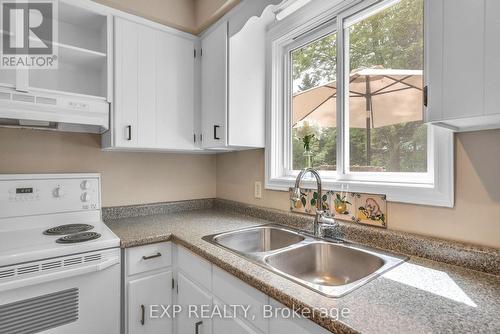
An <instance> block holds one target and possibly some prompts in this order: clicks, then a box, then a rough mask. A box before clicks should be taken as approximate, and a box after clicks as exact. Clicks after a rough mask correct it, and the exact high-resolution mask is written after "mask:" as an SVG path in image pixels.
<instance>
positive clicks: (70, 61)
mask: <svg viewBox="0 0 500 334" xmlns="http://www.w3.org/2000/svg"><path fill="white" fill-rule="evenodd" d="M111 22H112V16H111V15H109V14H107V13H105V12H102V11H100V10H99V8H97V7H96V6H95V4H92V3H84V2H83V1H74V0H61V1H59V2H58V17H57V24H58V32H57V40H55V41H54V42H55V43H54V50H57V61H58V66H57V68H47V69H41V68H31V69H17V70H15V69H5V68H2V69H0V109H1V117H0V118H6V119H11V120H15V121H13V122H12V123H11V124H13V125H20V124H21V123H22V122H19V120H23V121H24V123H25V124H28V126H29V124H34V125H33V126H35V127H49V128H55V129H59V130H62V131H77V132H92V133H102V132H104V131H106V130H107V129H108V128H109V105H110V102H112V94H111V91H112V84H113V82H112V73H113V63H112V43H111V41H112V32H111V31H112V24H111ZM50 122H52V123H53V124H50Z"/></svg>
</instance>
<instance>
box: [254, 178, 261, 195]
mask: <svg viewBox="0 0 500 334" xmlns="http://www.w3.org/2000/svg"><path fill="white" fill-rule="evenodd" d="M254 196H255V198H262V182H260V181H255V192H254Z"/></svg>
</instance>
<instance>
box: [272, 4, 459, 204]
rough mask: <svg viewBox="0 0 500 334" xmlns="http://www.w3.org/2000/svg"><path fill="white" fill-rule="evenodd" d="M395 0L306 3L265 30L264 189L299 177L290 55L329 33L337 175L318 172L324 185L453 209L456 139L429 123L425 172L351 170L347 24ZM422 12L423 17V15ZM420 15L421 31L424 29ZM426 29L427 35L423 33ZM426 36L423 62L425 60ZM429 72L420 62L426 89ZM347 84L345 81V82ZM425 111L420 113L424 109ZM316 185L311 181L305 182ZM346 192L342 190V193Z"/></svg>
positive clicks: (279, 187) (281, 186) (283, 186)
mask: <svg viewBox="0 0 500 334" xmlns="http://www.w3.org/2000/svg"><path fill="white" fill-rule="evenodd" d="M397 1H398V0H369V1H366V0H365V1H360V0H348V1H341V0H335V1H332V0H319V1H315V2H311V3H309V4H308V5H307V6H305V7H303V8H301V9H300V10H298V11H297V12H295V13H293V14H292V15H290V16H289V17H286V18H285V19H283V20H282V21H278V22H276V23H275V24H274V25H273V26H271V28H270V29H269V31H268V37H267V44H268V45H267V46H268V47H267V53H268V54H267V66H268V71H267V73H268V76H267V84H268V99H267V112H266V157H265V187H266V189H271V190H281V191H287V190H288V189H289V187H292V186H293V184H294V182H295V178H296V176H297V175H298V172H299V171H297V170H295V171H294V170H292V169H291V162H292V159H291V154H292V149H291V145H292V141H291V132H292V131H291V96H292V95H291V94H292V90H293V87H292V85H293V84H292V80H291V71H292V69H291V62H290V60H291V59H290V55H291V51H293V50H296V49H297V48H299V47H300V46H303V45H306V44H308V43H311V42H312V41H314V40H317V39H319V38H321V37H324V36H327V35H329V34H332V33H336V34H337V41H338V44H337V79H336V80H337V82H338V83H340V84H339V85H337V96H338V98H337V163H336V165H337V171H320V175H321V176H322V181H323V187H324V189H327V190H341V189H342V188H343V187H345V186H346V185H347V186H348V189H349V191H351V192H366V193H382V194H385V195H387V199H388V201H394V202H403V203H412V204H423V205H432V206H444V207H453V205H454V136H453V132H452V131H451V130H449V129H445V128H442V127H437V126H434V125H428V135H427V138H428V144H427V148H428V149H427V168H428V172H427V173H394V172H382V173H381V172H350V171H349V157H348V147H346V146H348V143H349V129H348V127H347V124H345V118H344V106H345V103H344V101H345V99H346V93H345V80H346V76H348V75H349V72H348V71H345V68H346V67H348V66H349V64H348V62H346V61H345V60H346V58H347V54H346V51H347V50H346V49H347V48H345V40H346V39H345V38H346V36H345V29H346V23H347V22H349V21H352V20H353V19H355V20H356V19H357V18H359V17H364V16H366V13H367V12H371V11H372V10H381V9H384V8H387V7H388V6H391V5H392V4H395V3H397ZM425 13H426V12H425V8H424V16H425ZM425 24H426V22H425V17H424V27H425ZM424 31H426V30H425V29H424ZM427 40H428V38H427V36H426V35H425V34H424V58H425V57H426V56H427V54H428V52H427ZM427 73H428V69H427V66H426V65H425V60H424V85H427V78H428V75H427ZM347 80H348V78H347ZM422 112H424V110H423V111H422ZM303 184H304V186H306V187H311V188H313V187H315V182H313V180H312V179H306V180H304V182H303ZM344 190H345V189H344Z"/></svg>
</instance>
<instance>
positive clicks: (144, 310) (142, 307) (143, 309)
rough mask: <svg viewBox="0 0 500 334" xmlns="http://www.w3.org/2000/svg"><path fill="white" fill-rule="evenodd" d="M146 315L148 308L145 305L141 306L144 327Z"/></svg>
mask: <svg viewBox="0 0 500 334" xmlns="http://www.w3.org/2000/svg"><path fill="white" fill-rule="evenodd" d="M145 313H146V308H145V307H144V305H141V325H142V326H144V322H145V317H144V314H145Z"/></svg>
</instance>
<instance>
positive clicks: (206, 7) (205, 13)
mask: <svg viewBox="0 0 500 334" xmlns="http://www.w3.org/2000/svg"><path fill="white" fill-rule="evenodd" d="M194 3H195V5H194V8H195V22H196V29H197V30H198V32H202V31H203V30H205V29H206V28H207V27H208V26H210V25H211V24H212V23H214V22H215V21H217V20H218V19H219V18H221V17H222V16H223V15H224V14H225V13H227V12H228V11H229V10H230V9H231V8H233V7H234V6H236V5H237V4H238V3H240V0H194Z"/></svg>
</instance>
